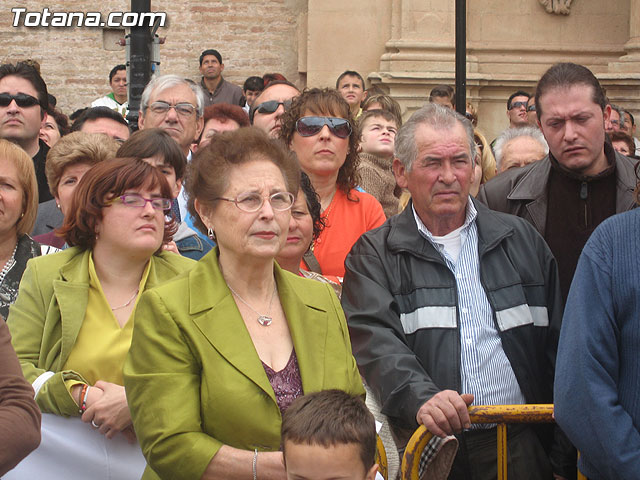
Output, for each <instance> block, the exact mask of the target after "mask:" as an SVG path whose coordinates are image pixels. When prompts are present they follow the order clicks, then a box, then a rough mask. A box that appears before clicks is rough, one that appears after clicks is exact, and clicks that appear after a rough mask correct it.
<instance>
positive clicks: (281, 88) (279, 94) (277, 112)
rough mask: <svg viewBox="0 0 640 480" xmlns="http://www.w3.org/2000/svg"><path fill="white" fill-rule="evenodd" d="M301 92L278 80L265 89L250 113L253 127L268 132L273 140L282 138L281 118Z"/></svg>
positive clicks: (293, 86)
mask: <svg viewBox="0 0 640 480" xmlns="http://www.w3.org/2000/svg"><path fill="white" fill-rule="evenodd" d="M298 95H300V90H298V88H297V87H296V86H295V85H294V84H293V83H291V82H287V81H284V80H276V81H275V82H271V83H270V84H269V85H267V86H266V87H265V89H264V90H262V92H261V93H260V95H258V97H257V98H256V99H255V100H254V102H253V107H251V110H250V111H249V120H250V121H251V125H253V126H255V127H258V128H259V129H261V130H264V131H265V132H267V135H269V137H271V138H278V137H279V136H280V127H281V125H282V121H281V117H282V114H284V112H285V110H287V109H288V108H289V106H290V105H291V99H292V98H294V97H297V96H298Z"/></svg>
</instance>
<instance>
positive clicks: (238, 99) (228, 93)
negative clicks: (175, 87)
mask: <svg viewBox="0 0 640 480" xmlns="http://www.w3.org/2000/svg"><path fill="white" fill-rule="evenodd" d="M199 70H200V73H201V74H202V79H201V80H200V86H201V87H202V90H203V91H204V92H205V93H206V95H205V107H208V106H209V105H213V104H214V103H230V104H232V105H239V106H241V107H244V104H245V103H246V100H245V98H244V95H243V93H242V88H240V87H238V86H237V85H234V84H233V83H229V82H227V81H226V80H225V79H224V78H222V71H223V70H224V63H222V55H220V52H218V51H217V50H214V49H212V48H211V49H209V50H205V51H204V52H202V54H201V55H200V68H199Z"/></svg>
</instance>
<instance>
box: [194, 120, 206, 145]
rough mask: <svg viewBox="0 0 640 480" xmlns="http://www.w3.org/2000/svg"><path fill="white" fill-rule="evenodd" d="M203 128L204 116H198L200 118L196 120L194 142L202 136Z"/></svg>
mask: <svg viewBox="0 0 640 480" xmlns="http://www.w3.org/2000/svg"><path fill="white" fill-rule="evenodd" d="M203 129H204V118H203V117H198V119H197V120H196V138H194V139H193V141H194V142H196V141H197V140H198V138H200V134H201V133H202V130H203Z"/></svg>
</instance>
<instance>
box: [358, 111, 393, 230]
mask: <svg viewBox="0 0 640 480" xmlns="http://www.w3.org/2000/svg"><path fill="white" fill-rule="evenodd" d="M358 125H359V126H360V132H361V134H360V165H359V166H358V174H359V175H360V184H359V186H360V187H361V188H362V189H363V190H364V191H365V192H367V193H369V194H371V195H373V196H374V197H375V198H376V199H377V200H378V201H379V202H380V204H381V205H382V209H383V210H384V214H385V215H386V216H387V218H389V217H391V216H393V215H395V214H397V213H398V204H399V201H398V198H397V197H396V196H395V194H394V191H395V188H396V178H395V176H394V175H393V171H392V170H391V164H392V163H393V149H394V146H395V138H396V133H397V131H398V123H397V119H396V117H395V116H394V115H393V113H391V112H388V111H386V110H368V111H366V112H364V113H363V114H362V116H361V117H360V118H359V119H358Z"/></svg>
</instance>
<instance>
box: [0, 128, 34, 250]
mask: <svg viewBox="0 0 640 480" xmlns="http://www.w3.org/2000/svg"><path fill="white" fill-rule="evenodd" d="M8 160H9V161H12V162H13V164H14V165H15V167H16V170H17V171H18V182H20V188H22V215H21V217H20V218H19V219H18V222H17V223H16V233H17V234H18V237H20V236H21V235H24V234H25V233H31V230H33V226H34V225H35V223H36V216H37V214H38V182H37V180H36V171H35V169H34V168H33V160H32V159H31V157H30V156H29V155H27V153H26V152H25V151H24V150H22V149H21V148H20V147H18V146H17V145H14V144H13V143H11V142H9V141H8V140H4V139H0V161H2V162H6V161H8Z"/></svg>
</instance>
